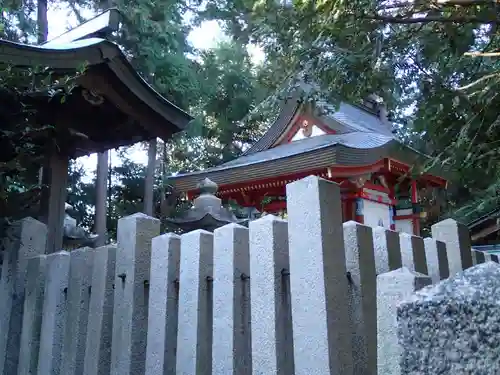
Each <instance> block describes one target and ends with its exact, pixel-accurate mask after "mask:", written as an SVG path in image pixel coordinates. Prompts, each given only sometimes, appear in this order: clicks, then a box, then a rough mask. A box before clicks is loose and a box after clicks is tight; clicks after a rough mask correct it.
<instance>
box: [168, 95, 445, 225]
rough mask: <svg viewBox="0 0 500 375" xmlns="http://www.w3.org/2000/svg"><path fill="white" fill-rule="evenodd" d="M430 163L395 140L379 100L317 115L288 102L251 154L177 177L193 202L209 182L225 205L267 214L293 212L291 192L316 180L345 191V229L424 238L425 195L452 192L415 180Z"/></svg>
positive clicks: (438, 180) (432, 178)
mask: <svg viewBox="0 0 500 375" xmlns="http://www.w3.org/2000/svg"><path fill="white" fill-rule="evenodd" d="M425 159H426V157H425V156H424V155H422V154H420V153H418V152H417V151H416V150H414V149H412V148H410V147H408V146H405V145H403V144H402V143H401V142H399V141H398V140H397V139H396V138H395V136H394V135H393V133H392V124H391V123H390V122H389V121H388V119H387V115H386V110H385V107H384V106H383V105H381V104H380V102H379V101H377V100H376V98H374V97H371V98H370V99H368V100H366V101H364V102H363V103H362V104H359V105H353V104H348V103H341V104H340V106H339V107H334V106H332V105H330V104H328V103H326V102H319V103H316V106H315V108H311V107H310V106H309V105H307V106H306V105H305V104H304V103H303V102H301V100H298V99H296V97H295V98H292V99H288V101H286V103H284V104H283V105H282V106H281V112H280V114H279V115H278V117H277V119H276V121H275V122H274V123H273V124H272V125H271V126H270V127H269V129H268V131H267V132H266V133H265V134H264V135H263V136H262V137H261V138H260V139H259V140H258V141H257V142H256V143H255V144H254V145H253V146H252V147H251V148H249V149H248V150H247V151H246V152H245V153H243V154H242V155H241V156H240V157H238V158H237V159H235V160H232V161H230V162H227V163H224V164H222V165H219V166H217V167H214V168H210V169H206V170H204V171H199V172H193V173H186V174H180V175H177V176H173V177H171V181H172V183H173V185H174V187H175V188H176V189H178V190H179V191H181V192H184V193H187V195H188V197H189V198H190V199H193V198H194V197H195V196H196V195H197V184H198V183H199V182H200V181H201V180H202V179H204V178H207V177H208V178H209V179H210V180H212V181H214V182H215V183H217V184H218V185H219V190H218V192H217V195H218V196H219V197H220V198H221V199H222V200H229V199H232V200H235V201H236V202H238V204H240V205H241V206H244V207H254V208H256V209H258V210H260V211H265V212H267V213H274V214H276V213H280V212H283V211H285V210H286V192H285V186H286V184H288V183H290V182H292V181H294V180H297V179H301V178H303V177H306V176H309V175H316V176H319V177H321V178H324V179H327V180H330V181H335V182H336V183H338V184H340V186H341V192H342V207H343V219H344V221H349V220H355V221H357V222H359V223H364V224H366V225H369V226H372V227H375V226H383V227H386V228H388V229H392V230H397V231H400V232H407V233H411V234H416V235H418V234H419V233H420V219H421V215H422V209H421V208H420V205H419V191H421V190H422V189H429V188H430V189H435V188H446V180H445V179H444V178H442V177H439V176H438V175H435V174H434V175H433V174H419V175H418V177H412V173H410V171H411V169H412V167H414V166H415V165H418V164H421V163H422V162H424V161H425Z"/></svg>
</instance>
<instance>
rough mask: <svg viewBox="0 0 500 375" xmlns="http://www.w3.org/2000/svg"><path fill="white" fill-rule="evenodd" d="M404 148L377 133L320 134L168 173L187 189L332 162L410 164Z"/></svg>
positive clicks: (410, 154)
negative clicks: (212, 164)
mask: <svg viewBox="0 0 500 375" xmlns="http://www.w3.org/2000/svg"><path fill="white" fill-rule="evenodd" d="M408 151H409V150H407V149H405V150H401V143H399V142H398V141H396V140H395V139H394V138H391V137H387V136H384V135H381V134H377V133H364V132H356V133H348V134H338V135H334V134H333V135H321V136H316V137H312V138H306V139H303V140H300V141H295V142H291V143H287V144H284V145H280V146H277V147H274V148H271V149H269V150H266V151H262V152H259V153H255V154H251V155H245V156H242V157H240V158H238V159H236V160H233V161H231V162H228V163H225V164H222V165H220V166H218V167H214V168H209V169H206V170H203V171H197V172H192V173H186V174H183V175H177V176H172V177H171V178H170V181H171V183H172V184H173V185H174V186H175V187H176V189H178V190H179V191H191V190H194V189H196V186H197V184H198V183H199V181H200V180H201V179H203V178H204V177H208V178H210V179H211V180H212V181H214V182H215V183H217V184H218V185H219V186H224V185H228V184H235V183H244V182H246V181H252V180H259V179H266V178H271V177H273V176H274V177H276V176H286V175H289V174H297V173H303V172H307V171H308V170H311V168H315V169H321V168H327V167H330V166H332V165H343V166H368V165H371V164H373V163H376V162H377V161H379V160H381V159H383V158H385V157H394V158H395V159H398V160H402V161H403V162H406V161H407V162H408V163H410V164H411V163H412V160H413V159H414V158H415V157H417V155H415V153H414V152H411V151H410V152H408ZM405 159H408V160H405ZM410 159H412V160H410Z"/></svg>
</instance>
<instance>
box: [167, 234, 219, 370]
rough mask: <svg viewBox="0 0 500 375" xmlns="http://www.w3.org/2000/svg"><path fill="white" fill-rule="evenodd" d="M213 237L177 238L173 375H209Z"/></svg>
mask: <svg viewBox="0 0 500 375" xmlns="http://www.w3.org/2000/svg"><path fill="white" fill-rule="evenodd" d="M213 245H214V244H213V234H212V233H210V232H207V231H205V230H196V231H193V232H189V233H186V234H183V235H182V236H181V260H180V273H179V324H178V333H177V361H176V371H177V372H176V375H211V373H212V322H213V312H212V305H213V300H212V295H213V294H212V292H213V290H212V286H213V285H212V281H213Z"/></svg>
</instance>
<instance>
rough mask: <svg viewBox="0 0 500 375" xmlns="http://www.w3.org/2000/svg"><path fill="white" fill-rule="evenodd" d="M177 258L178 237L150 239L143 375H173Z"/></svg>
mask: <svg viewBox="0 0 500 375" xmlns="http://www.w3.org/2000/svg"><path fill="white" fill-rule="evenodd" d="M180 255H181V238H180V237H179V236H178V235H176V234H173V233H168V234H163V235H161V236H158V237H155V238H153V244H152V249H151V276H150V284H149V289H150V297H149V316H148V344H147V348H146V375H175V361H176V360H175V353H176V350H177V348H176V346H177V322H178V315H177V310H178V308H179V304H178V299H177V290H178V284H177V283H178V282H179V263H180Z"/></svg>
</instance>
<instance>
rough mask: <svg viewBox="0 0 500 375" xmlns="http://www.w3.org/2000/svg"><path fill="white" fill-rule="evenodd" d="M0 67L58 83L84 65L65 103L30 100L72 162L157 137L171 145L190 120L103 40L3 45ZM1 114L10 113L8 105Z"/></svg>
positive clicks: (0, 45) (40, 98)
mask: <svg viewBox="0 0 500 375" xmlns="http://www.w3.org/2000/svg"><path fill="white" fill-rule="evenodd" d="M0 61H2V63H4V64H10V65H13V66H15V67H20V68H24V67H37V66H38V67H48V69H49V71H50V72H52V73H54V75H55V76H59V77H61V76H65V75H72V74H75V73H77V72H78V71H79V69H81V68H82V66H84V65H86V69H85V70H84V72H83V74H81V75H78V77H77V78H76V81H75V82H74V83H75V84H76V88H75V89H74V90H73V91H72V93H71V95H68V96H66V98H65V100H64V101H61V100H60V99H59V100H58V99H57V98H56V99H54V98H53V99H50V100H49V97H48V95H47V93H46V92H40V93H38V94H37V95H32V96H31V97H30V98H29V99H27V102H28V103H29V104H31V105H33V107H34V108H35V109H36V121H37V122H38V123H40V124H48V125H53V126H54V131H53V132H51V133H50V134H47V135H46V138H45V141H47V140H49V139H54V140H55V141H56V142H57V147H58V149H59V150H60V151H61V152H62V153H65V154H67V155H68V156H70V157H78V156H82V155H87V154H90V153H93V152H101V151H104V150H106V149H111V148H116V147H119V146H125V145H130V144H134V143H136V142H138V141H145V140H149V139H152V138H156V137H159V138H162V139H168V138H170V137H171V136H172V134H174V133H176V132H179V131H181V130H183V129H184V128H185V127H186V126H187V124H188V123H189V122H190V121H191V120H192V117H191V116H190V115H189V114H187V113H186V112H184V111H183V110H181V109H180V108H178V107H177V106H175V105H174V104H172V103H171V102H169V101H168V100H167V99H165V98H164V97H162V96H161V95H160V94H159V93H158V92H156V91H155V90H154V89H153V88H152V87H151V86H150V85H149V84H148V83H147V82H146V81H145V80H144V79H143V78H142V77H141V76H140V75H139V74H138V73H137V72H136V70H135V69H134V68H133V67H132V65H131V64H130V63H129V61H128V60H127V58H126V56H125V55H124V54H123V52H122V51H121V50H120V49H119V47H118V46H117V45H116V44H114V43H112V42H110V41H108V40H105V39H100V38H88V39H81V40H78V41H74V42H68V43H61V44H54V43H49V44H47V45H42V46H32V45H25V44H19V43H13V42H9V41H5V40H0ZM44 74H47V71H45V73H44ZM0 105H1V103H0ZM0 110H1V111H2V112H5V111H9V108H6V107H5V105H4V106H3V108H1V109H0Z"/></svg>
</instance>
